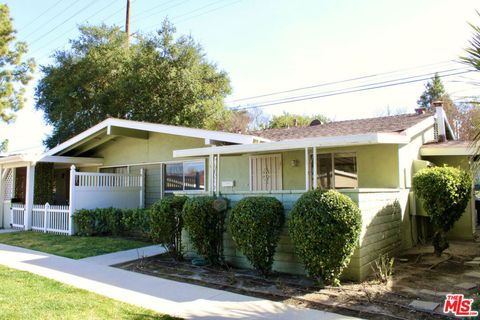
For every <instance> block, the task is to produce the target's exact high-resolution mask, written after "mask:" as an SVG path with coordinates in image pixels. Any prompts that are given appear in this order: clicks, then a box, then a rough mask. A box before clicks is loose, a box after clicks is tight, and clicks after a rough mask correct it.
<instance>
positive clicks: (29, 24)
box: [21, 0, 62, 29]
mask: <svg viewBox="0 0 480 320" xmlns="http://www.w3.org/2000/svg"><path fill="white" fill-rule="evenodd" d="M60 2H62V0H58V1H57V2H55V4H54V5H52V6H50V7H48V8H47V9H46V10H45V11H43V12H42V13H40V14H39V15H38V16H37V17H36V18H34V19H32V20H31V21H30V22H29V23H27V24H26V25H25V26H23V27H22V28H21V29H27V28H28V27H29V26H31V25H32V24H33V23H34V22H36V21H37V20H38V19H40V18H41V17H43V16H44V15H45V13H47V12H50V10H51V9H52V8H54V7H56V6H57V5H58V4H59V3H60Z"/></svg>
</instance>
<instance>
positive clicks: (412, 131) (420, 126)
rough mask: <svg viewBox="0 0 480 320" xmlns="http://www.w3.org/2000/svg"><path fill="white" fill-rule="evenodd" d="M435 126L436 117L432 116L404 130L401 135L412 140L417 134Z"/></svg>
mask: <svg viewBox="0 0 480 320" xmlns="http://www.w3.org/2000/svg"><path fill="white" fill-rule="evenodd" d="M434 124H435V117H434V116H431V117H428V118H426V119H425V120H422V121H420V122H419V123H417V124H415V125H413V126H411V127H410V128H408V129H406V130H404V131H403V132H402V133H401V134H402V135H405V136H406V137H408V138H409V139H411V138H413V137H414V136H416V135H417V134H419V133H421V132H423V131H425V130H427V129H428V128H429V127H431V126H433V125H434Z"/></svg>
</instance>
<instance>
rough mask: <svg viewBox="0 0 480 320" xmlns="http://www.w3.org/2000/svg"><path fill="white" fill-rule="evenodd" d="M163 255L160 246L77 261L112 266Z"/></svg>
mask: <svg viewBox="0 0 480 320" xmlns="http://www.w3.org/2000/svg"><path fill="white" fill-rule="evenodd" d="M162 253H165V248H164V247H163V246H161V245H153V246H148V247H143V248H137V249H131V250H125V251H119V252H112V253H107V254H102V255H100V256H94V257H88V258H83V259H80V260H79V261H84V262H90V263H94V264H99V265H102V266H112V265H114V264H118V263H124V262H129V261H133V260H137V259H140V258H147V257H151V256H156V255H158V254H162Z"/></svg>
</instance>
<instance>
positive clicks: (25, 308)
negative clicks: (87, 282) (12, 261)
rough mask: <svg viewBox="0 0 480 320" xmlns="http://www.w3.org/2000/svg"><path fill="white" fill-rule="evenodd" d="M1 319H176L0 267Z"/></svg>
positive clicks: (26, 273) (23, 272)
mask: <svg viewBox="0 0 480 320" xmlns="http://www.w3.org/2000/svg"><path fill="white" fill-rule="evenodd" d="M0 283H1V284H2V289H1V290H0V310H1V315H0V317H1V318H2V319H28V320H35V319H82V320H83V319H92V320H93V319H132V320H134V319H135V320H140V319H161V320H171V319H176V318H173V317H170V316H167V315H162V314H158V313H156V312H154V311H150V310H147V309H143V308H140V307H136V306H133V305H130V304H127V303H123V302H120V301H116V300H113V299H110V298H106V297H103V296H100V295H97V294H95V293H91V292H88V291H86V290H82V289H76V288H74V287H71V286H69V285H65V284H62V283H60V282H57V281H54V280H50V279H47V278H44V277H41V276H37V275H34V274H31V273H28V272H25V271H17V270H14V269H10V268H6V267H3V266H0Z"/></svg>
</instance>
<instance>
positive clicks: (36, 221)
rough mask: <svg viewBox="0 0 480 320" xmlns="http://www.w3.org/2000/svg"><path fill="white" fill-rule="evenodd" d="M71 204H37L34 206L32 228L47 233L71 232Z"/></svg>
mask: <svg viewBox="0 0 480 320" xmlns="http://www.w3.org/2000/svg"><path fill="white" fill-rule="evenodd" d="M69 212H70V208H69V206H51V205H50V204H48V203H46V204H45V205H38V204H35V205H33V207H32V230H34V231H42V232H45V233H47V232H48V233H57V234H67V235H68V234H69V230H70V226H69V223H70V219H69Z"/></svg>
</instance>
